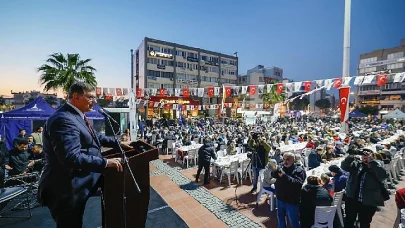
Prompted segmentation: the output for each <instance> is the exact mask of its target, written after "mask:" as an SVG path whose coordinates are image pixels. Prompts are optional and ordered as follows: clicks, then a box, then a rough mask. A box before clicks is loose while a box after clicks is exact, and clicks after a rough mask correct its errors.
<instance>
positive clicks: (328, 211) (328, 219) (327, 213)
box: [311, 206, 336, 228]
mask: <svg viewBox="0 0 405 228" xmlns="http://www.w3.org/2000/svg"><path fill="white" fill-rule="evenodd" d="M335 213H336V206H329V207H319V206H318V207H316V209H315V222H314V225H313V226H311V227H312V228H325V227H328V228H333V219H334V218H335Z"/></svg>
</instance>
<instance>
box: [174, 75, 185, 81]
mask: <svg viewBox="0 0 405 228" xmlns="http://www.w3.org/2000/svg"><path fill="white" fill-rule="evenodd" d="M176 78H177V79H182V80H185V79H186V75H185V74H177V77H176Z"/></svg>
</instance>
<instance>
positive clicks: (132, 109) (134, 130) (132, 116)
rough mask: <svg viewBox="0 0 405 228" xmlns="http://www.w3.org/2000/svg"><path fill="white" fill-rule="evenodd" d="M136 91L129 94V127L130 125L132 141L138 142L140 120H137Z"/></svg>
mask: <svg viewBox="0 0 405 228" xmlns="http://www.w3.org/2000/svg"><path fill="white" fill-rule="evenodd" d="M135 99H136V98H135V91H134V89H131V92H130V93H129V101H128V106H129V125H130V132H131V141H136V136H137V134H138V126H137V125H138V120H137V118H136V103H135Z"/></svg>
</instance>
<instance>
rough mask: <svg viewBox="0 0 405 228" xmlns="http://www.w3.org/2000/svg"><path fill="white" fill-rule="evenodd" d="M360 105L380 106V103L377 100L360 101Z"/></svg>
mask: <svg viewBox="0 0 405 228" xmlns="http://www.w3.org/2000/svg"><path fill="white" fill-rule="evenodd" d="M361 104H365V105H370V104H380V101H378V100H371V101H362V102H361Z"/></svg>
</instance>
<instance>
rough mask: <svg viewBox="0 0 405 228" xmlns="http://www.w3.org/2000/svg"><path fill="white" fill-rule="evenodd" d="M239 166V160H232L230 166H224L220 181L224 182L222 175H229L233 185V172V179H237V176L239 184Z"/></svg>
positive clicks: (229, 180)
mask: <svg viewBox="0 0 405 228" xmlns="http://www.w3.org/2000/svg"><path fill="white" fill-rule="evenodd" d="M238 167H239V161H233V162H231V164H230V165H229V168H224V169H223V170H222V172H221V177H220V178H219V183H221V182H222V177H223V175H224V174H225V175H227V176H228V183H229V187H231V175H232V174H233V179H234V180H235V178H236V181H237V182H238V184H239V177H238Z"/></svg>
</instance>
